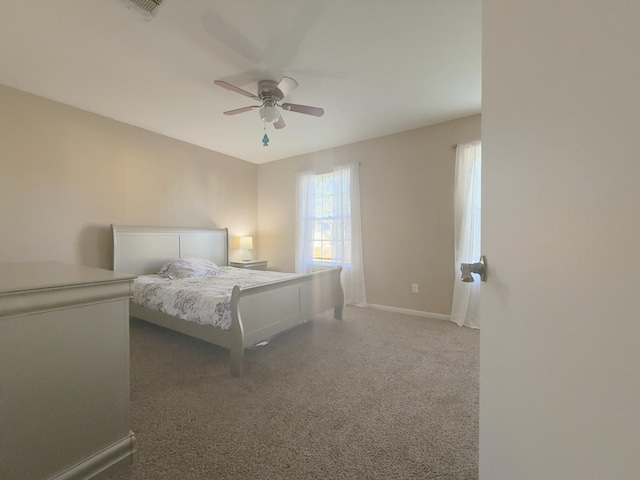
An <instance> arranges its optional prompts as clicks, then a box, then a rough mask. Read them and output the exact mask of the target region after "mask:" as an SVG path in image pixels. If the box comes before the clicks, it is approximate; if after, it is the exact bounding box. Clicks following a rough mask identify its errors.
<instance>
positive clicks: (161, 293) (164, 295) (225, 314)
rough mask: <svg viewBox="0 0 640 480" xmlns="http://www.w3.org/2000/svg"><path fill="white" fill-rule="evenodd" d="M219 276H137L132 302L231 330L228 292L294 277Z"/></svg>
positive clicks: (237, 272) (235, 271)
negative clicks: (236, 287)
mask: <svg viewBox="0 0 640 480" xmlns="http://www.w3.org/2000/svg"><path fill="white" fill-rule="evenodd" d="M219 268H220V269H222V270H223V272H222V273H220V274H219V275H215V276H209V277H193V278H182V279H172V278H167V277H164V276H160V275H140V276H139V277H138V278H136V280H135V281H134V282H133V302H134V303H137V304H138V305H142V306H144V307H148V308H152V309H154V310H160V311H161V312H164V313H166V314H168V315H172V316H174V317H178V318H181V319H183V320H188V321H191V322H197V323H199V324H201V325H214V326H216V327H219V328H221V329H223V330H229V328H230V326H231V291H232V290H233V287H234V286H236V285H239V286H240V288H247V287H253V286H255V285H261V284H263V283H269V282H274V281H277V280H284V279H287V278H292V277H295V276H296V274H294V273H281V272H270V271H262V270H246V269H241V268H234V267H219Z"/></svg>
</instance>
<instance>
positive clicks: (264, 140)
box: [262, 133, 269, 147]
mask: <svg viewBox="0 0 640 480" xmlns="http://www.w3.org/2000/svg"><path fill="white" fill-rule="evenodd" d="M262 146H263V147H268V146H269V137H268V135H267V134H266V133H265V134H264V137H262Z"/></svg>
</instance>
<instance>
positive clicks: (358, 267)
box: [333, 163, 367, 307]
mask: <svg viewBox="0 0 640 480" xmlns="http://www.w3.org/2000/svg"><path fill="white" fill-rule="evenodd" d="M334 175H335V184H334V204H333V211H334V218H336V219H338V221H336V222H334V235H335V238H336V240H338V241H337V242H336V245H337V248H336V255H335V256H336V262H337V263H338V265H340V266H342V285H343V287H344V296H345V302H346V303H348V304H350V305H357V306H360V307H366V306H367V296H366V293H365V289H364V266H363V262H362V227H361V223H360V167H359V166H358V164H357V163H352V164H350V165H340V166H338V167H336V168H335V170H334Z"/></svg>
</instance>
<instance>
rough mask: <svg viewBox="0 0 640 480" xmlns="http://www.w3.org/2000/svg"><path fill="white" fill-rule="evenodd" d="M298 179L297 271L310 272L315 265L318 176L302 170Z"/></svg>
mask: <svg viewBox="0 0 640 480" xmlns="http://www.w3.org/2000/svg"><path fill="white" fill-rule="evenodd" d="M297 180H298V181H297V192H296V273H309V272H311V267H312V265H313V229H314V226H315V215H316V211H315V198H316V176H315V174H314V173H313V172H300V173H298V175H297Z"/></svg>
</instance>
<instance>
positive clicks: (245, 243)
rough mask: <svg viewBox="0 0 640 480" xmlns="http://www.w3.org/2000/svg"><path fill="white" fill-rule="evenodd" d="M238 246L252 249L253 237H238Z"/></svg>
mask: <svg viewBox="0 0 640 480" xmlns="http://www.w3.org/2000/svg"><path fill="white" fill-rule="evenodd" d="M240 248H242V249H244V250H251V249H253V237H240Z"/></svg>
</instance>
